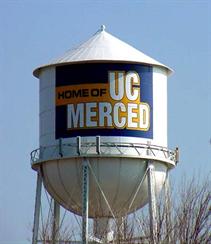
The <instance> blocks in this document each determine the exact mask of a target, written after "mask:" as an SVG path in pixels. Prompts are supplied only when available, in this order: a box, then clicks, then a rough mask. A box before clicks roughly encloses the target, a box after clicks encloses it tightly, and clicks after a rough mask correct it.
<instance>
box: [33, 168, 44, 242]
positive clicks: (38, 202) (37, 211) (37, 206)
mask: <svg viewBox="0 0 211 244" xmlns="http://www.w3.org/2000/svg"><path fill="white" fill-rule="evenodd" d="M41 192H42V177H41V173H40V171H39V170H38V171H37V186H36V197H35V209H34V225H33V236H32V244H37V239H38V231H39V220H40V206H41Z"/></svg>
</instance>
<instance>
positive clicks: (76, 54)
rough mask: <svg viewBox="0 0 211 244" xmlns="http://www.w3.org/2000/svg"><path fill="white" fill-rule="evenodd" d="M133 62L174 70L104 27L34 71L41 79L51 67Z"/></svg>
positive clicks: (169, 70) (169, 71) (168, 70)
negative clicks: (84, 63) (42, 74)
mask: <svg viewBox="0 0 211 244" xmlns="http://www.w3.org/2000/svg"><path fill="white" fill-rule="evenodd" d="M114 61H115V62H116V61H119V62H133V63H141V64H149V65H152V66H154V65H155V66H160V67H164V68H165V69H166V70H167V73H168V74H170V73H171V72H172V70H171V69H170V68H169V67H167V66H166V65H164V64H162V63H160V62H158V61H156V60H155V59H153V58H151V57H149V56H147V55H146V54H144V53H142V52H140V51H139V50H137V49H136V48H134V47H132V46H130V45H129V44H127V43H125V42H123V41H121V40H120V39H118V38H116V37H114V36H113V35H111V34H109V33H108V32H106V31H105V26H104V25H102V26H101V28H100V30H98V31H97V32H96V33H95V34H94V35H93V36H92V37H91V38H90V39H88V40H87V41H86V42H84V43H82V44H81V45H79V46H78V47H75V48H73V49H70V50H69V51H67V52H66V53H64V55H62V56H61V57H59V58H57V59H55V60H53V61H52V62H50V63H48V64H46V65H42V66H40V67H38V68H36V69H35V70H34V73H33V74H34V75H35V76H36V77H39V72H40V70H41V69H42V68H45V67H50V66H58V65H62V64H71V63H78V62H114Z"/></svg>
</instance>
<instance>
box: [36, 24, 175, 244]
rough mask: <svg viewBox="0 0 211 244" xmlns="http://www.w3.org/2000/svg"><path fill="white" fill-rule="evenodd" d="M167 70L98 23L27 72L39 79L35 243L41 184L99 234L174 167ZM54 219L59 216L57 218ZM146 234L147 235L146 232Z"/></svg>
mask: <svg viewBox="0 0 211 244" xmlns="http://www.w3.org/2000/svg"><path fill="white" fill-rule="evenodd" d="M171 72H172V71H171V69H170V68H168V67H167V66H165V65H163V64H161V63H159V62H158V61H156V60H154V59H152V58H150V57H149V56H147V55H145V54H143V53H142V52H140V51H138V50H137V49H135V48H133V47H131V46H130V45H128V44H126V43H125V42H122V41H121V40H119V39H117V38H116V37H114V36H112V35H111V34H109V33H107V32H106V31H105V27H104V26H102V27H101V29H100V30H99V31H98V32H97V33H96V34H94V35H93V36H92V37H91V38H90V39H89V40H88V41H86V42H84V43H83V44H81V45H80V46H78V47H76V48H73V49H71V50H70V51H68V52H66V53H65V54H64V55H63V56H61V57H60V58H58V59H56V60H54V61H53V62H51V63H49V64H46V65H44V66H41V67H39V68H37V69H35V71H34V76H35V77H37V78H39V82H40V96H39V97H40V102H39V104H40V115H39V122H40V134H39V144H40V145H39V149H36V150H34V151H33V152H32V153H31V160H32V168H33V169H34V170H36V171H37V175H38V180H37V193H36V206H35V219H34V230H33V243H36V241H37V233H38V226H39V211H40V207H39V205H40V189H41V184H42V182H43V184H44V186H45V188H46V189H47V191H48V192H49V194H50V195H51V196H52V197H53V199H55V203H56V204H55V218H56V216H57V214H56V212H57V211H56V209H57V210H58V208H59V205H61V206H63V207H64V208H66V209H68V210H70V211H71V212H73V213H76V214H78V215H81V216H82V220H83V223H82V226H83V233H82V243H87V236H88V232H87V231H88V225H87V222H88V218H93V219H94V226H95V228H94V229H95V230H94V234H95V235H96V236H97V237H99V236H100V235H101V234H102V231H103V230H104V229H105V228H107V220H108V219H109V218H115V219H116V218H121V217H122V216H125V215H127V214H128V213H131V212H133V211H135V210H137V209H139V208H141V207H143V206H144V205H145V204H146V203H148V202H149V209H150V216H151V232H152V236H153V235H154V234H153V233H154V232H155V231H156V208H155V195H156V193H159V192H160V190H161V188H162V187H163V185H164V182H165V180H166V176H167V173H168V171H169V170H170V169H172V168H174V167H175V164H176V161H177V151H171V150H169V149H168V148H167V76H168V75H169V74H170V73H171ZM57 221H58V219H57ZM152 239H153V238H152Z"/></svg>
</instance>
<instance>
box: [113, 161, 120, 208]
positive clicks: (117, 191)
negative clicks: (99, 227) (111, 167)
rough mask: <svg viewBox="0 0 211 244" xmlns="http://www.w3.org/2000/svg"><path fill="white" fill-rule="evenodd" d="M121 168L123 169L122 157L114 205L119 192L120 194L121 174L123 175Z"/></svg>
mask: <svg viewBox="0 0 211 244" xmlns="http://www.w3.org/2000/svg"><path fill="white" fill-rule="evenodd" d="M121 170H122V158H120V168H119V175H118V184H117V190H116V194H115V196H114V199H113V206H114V205H115V202H116V199H117V196H118V194H119V185H120V175H121Z"/></svg>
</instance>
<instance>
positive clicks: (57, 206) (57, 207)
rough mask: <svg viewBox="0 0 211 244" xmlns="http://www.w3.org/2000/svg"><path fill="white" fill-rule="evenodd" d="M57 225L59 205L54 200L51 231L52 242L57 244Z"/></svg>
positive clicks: (58, 222)
mask: <svg viewBox="0 0 211 244" xmlns="http://www.w3.org/2000/svg"><path fill="white" fill-rule="evenodd" d="M59 224H60V205H59V204H58V203H57V201H55V200H54V211H53V229H52V242H53V244H57V243H58V241H59V227H60V226H59Z"/></svg>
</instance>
